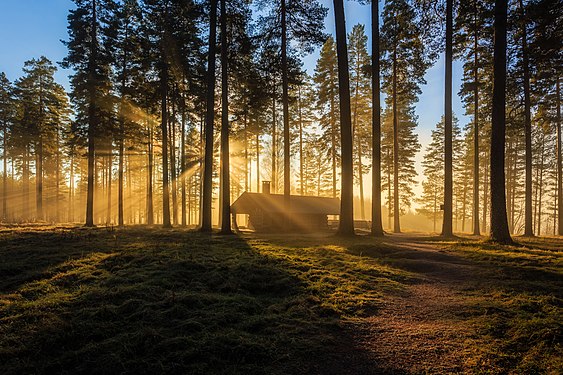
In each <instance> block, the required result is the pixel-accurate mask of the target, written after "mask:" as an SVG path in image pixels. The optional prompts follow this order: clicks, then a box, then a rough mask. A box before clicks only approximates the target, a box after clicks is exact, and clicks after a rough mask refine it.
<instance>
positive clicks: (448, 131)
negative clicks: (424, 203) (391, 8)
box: [442, 0, 453, 237]
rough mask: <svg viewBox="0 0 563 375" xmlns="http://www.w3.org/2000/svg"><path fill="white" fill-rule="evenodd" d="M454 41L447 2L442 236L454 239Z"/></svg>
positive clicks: (450, 12)
mask: <svg viewBox="0 0 563 375" xmlns="http://www.w3.org/2000/svg"><path fill="white" fill-rule="evenodd" d="M452 39H453V0H447V1H446V78H445V81H446V87H445V100H444V101H445V114H444V136H445V140H444V146H445V147H444V220H443V221H442V236H443V237H452V236H453V228H452V219H453V207H452V200H453V166H452V163H453V136H452V60H453V51H452Z"/></svg>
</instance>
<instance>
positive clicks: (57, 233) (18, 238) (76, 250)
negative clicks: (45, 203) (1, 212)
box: [0, 227, 115, 293]
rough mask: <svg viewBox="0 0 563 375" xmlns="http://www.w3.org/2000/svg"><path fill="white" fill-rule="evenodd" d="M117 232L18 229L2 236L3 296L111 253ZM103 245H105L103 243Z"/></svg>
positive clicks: (0, 281) (0, 279) (0, 285)
mask: <svg viewBox="0 0 563 375" xmlns="http://www.w3.org/2000/svg"><path fill="white" fill-rule="evenodd" d="M112 239H114V232H113V231H112V232H110V231H108V230H106V229H102V228H98V229H85V228H53V229H52V230H41V229H40V228H34V227H30V228H25V227H24V228H15V229H14V230H5V231H3V232H2V233H0V259H1V260H2V261H1V262H0V275H2V276H1V277H0V293H11V292H13V291H17V289H18V288H20V286H22V285H23V284H25V283H27V282H30V281H33V280H40V279H44V278H47V277H49V275H51V274H52V272H51V270H52V269H54V268H56V267H57V266H59V265H61V264H62V263H65V262H68V261H69V260H73V259H81V258H84V257H87V256H89V255H90V254H91V253H94V252H104V253H106V252H111V251H114V250H115V248H114V247H111V246H100V244H101V243H102V242H103V243H104V244H108V243H110V241H111V240H112ZM100 241H102V242H100Z"/></svg>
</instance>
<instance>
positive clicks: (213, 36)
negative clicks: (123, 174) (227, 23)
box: [201, 0, 217, 232]
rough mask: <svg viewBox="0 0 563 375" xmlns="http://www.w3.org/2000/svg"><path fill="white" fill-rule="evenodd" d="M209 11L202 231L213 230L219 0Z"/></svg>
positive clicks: (212, 1) (215, 1) (212, 4)
mask: <svg viewBox="0 0 563 375" xmlns="http://www.w3.org/2000/svg"><path fill="white" fill-rule="evenodd" d="M210 3H211V9H210V12H209V53H208V58H207V112H206V116H205V161H204V164H203V186H202V198H201V231H202V232H210V231H211V216H212V212H211V200H212V195H213V121H214V117H215V53H216V48H217V46H216V43H217V0H211V1H210Z"/></svg>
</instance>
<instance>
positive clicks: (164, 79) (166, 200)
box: [160, 62, 172, 228]
mask: <svg viewBox="0 0 563 375" xmlns="http://www.w3.org/2000/svg"><path fill="white" fill-rule="evenodd" d="M160 79H161V81H160V91H161V96H162V97H161V131H162V226H163V227H164V228H171V227H172V223H171V222H170V188H169V181H168V174H169V172H170V169H169V166H168V108H167V107H168V106H167V101H168V66H167V64H166V63H165V62H163V67H162V72H161V78H160Z"/></svg>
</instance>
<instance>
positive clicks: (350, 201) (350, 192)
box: [334, 0, 354, 236]
mask: <svg viewBox="0 0 563 375" xmlns="http://www.w3.org/2000/svg"><path fill="white" fill-rule="evenodd" d="M334 16H335V24H336V50H337V58H338V87H339V97H340V137H341V138H340V139H341V150H342V162H341V191H340V195H341V200H340V223H339V225H338V234H339V235H340V236H353V235H354V189H353V187H354V164H353V158H352V148H353V144H352V116H351V113H350V77H349V69H348V47H347V45H346V44H347V43H346V20H345V16H344V2H343V0H334Z"/></svg>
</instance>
